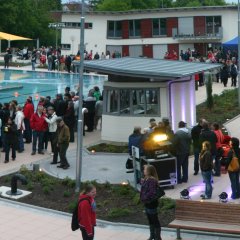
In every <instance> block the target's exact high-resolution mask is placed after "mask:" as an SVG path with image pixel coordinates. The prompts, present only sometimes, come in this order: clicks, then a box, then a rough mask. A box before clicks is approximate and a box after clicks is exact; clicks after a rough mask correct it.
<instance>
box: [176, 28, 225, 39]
mask: <svg viewBox="0 0 240 240" xmlns="http://www.w3.org/2000/svg"><path fill="white" fill-rule="evenodd" d="M172 36H173V38H174V39H178V40H204V39H206V40H208V39H209V40H221V39H222V38H223V29H222V27H219V28H218V32H216V33H213V32H212V33H207V32H206V33H203V34H201V33H199V34H184V33H178V31H177V29H176V28H174V29H172Z"/></svg>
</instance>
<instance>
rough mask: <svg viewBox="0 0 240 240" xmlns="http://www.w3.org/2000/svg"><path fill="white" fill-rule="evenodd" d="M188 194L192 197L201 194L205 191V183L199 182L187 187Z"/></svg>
mask: <svg viewBox="0 0 240 240" xmlns="http://www.w3.org/2000/svg"><path fill="white" fill-rule="evenodd" d="M188 191H189V196H190V197H193V196H195V195H199V196H200V195H201V194H202V193H204V191H205V184H204V183H201V184H199V185H193V186H190V187H189V188H188Z"/></svg>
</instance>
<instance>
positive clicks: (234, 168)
mask: <svg viewBox="0 0 240 240" xmlns="http://www.w3.org/2000/svg"><path fill="white" fill-rule="evenodd" d="M228 171H229V172H238V171H239V159H238V158H237V157H236V155H235V153H234V152H233V157H232V160H231V162H230V164H229V165H228Z"/></svg>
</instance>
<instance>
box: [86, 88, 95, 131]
mask: <svg viewBox="0 0 240 240" xmlns="http://www.w3.org/2000/svg"><path fill="white" fill-rule="evenodd" d="M95 105H96V98H95V97H94V96H93V92H91V91H89V93H88V97H87V98H86V100H85V101H84V102H83V107H84V108H87V110H88V111H87V113H86V114H84V123H85V124H86V125H87V128H88V129H87V132H92V131H93V130H94V116H95Z"/></svg>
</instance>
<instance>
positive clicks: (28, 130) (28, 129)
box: [24, 118, 32, 143]
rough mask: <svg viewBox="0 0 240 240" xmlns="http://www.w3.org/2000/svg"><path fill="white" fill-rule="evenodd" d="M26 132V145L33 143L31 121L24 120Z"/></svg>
mask: <svg viewBox="0 0 240 240" xmlns="http://www.w3.org/2000/svg"><path fill="white" fill-rule="evenodd" d="M24 124H25V131H24V138H25V139H26V143H30V142H32V129H31V127H30V121H29V119H27V118H24Z"/></svg>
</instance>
